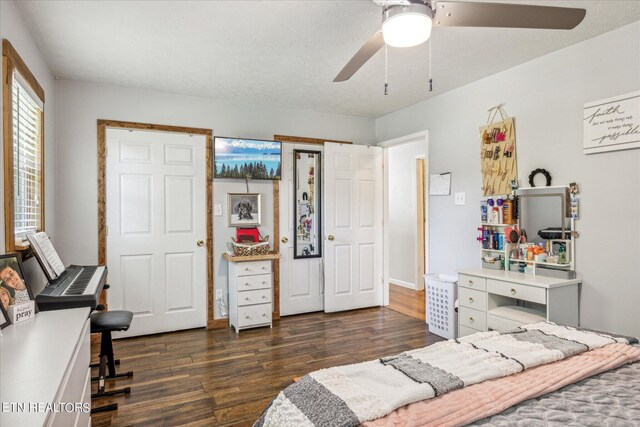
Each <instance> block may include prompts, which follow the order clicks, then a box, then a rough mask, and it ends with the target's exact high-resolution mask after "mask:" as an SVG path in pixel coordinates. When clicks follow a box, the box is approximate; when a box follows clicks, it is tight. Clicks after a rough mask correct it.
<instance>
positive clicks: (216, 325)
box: [207, 317, 229, 329]
mask: <svg viewBox="0 0 640 427" xmlns="http://www.w3.org/2000/svg"><path fill="white" fill-rule="evenodd" d="M228 327H229V318H227V317H225V318H222V319H214V320H209V321H207V329H226V328H228Z"/></svg>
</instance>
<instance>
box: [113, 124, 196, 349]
mask: <svg viewBox="0 0 640 427" xmlns="http://www.w3.org/2000/svg"><path fill="white" fill-rule="evenodd" d="M106 140H107V173H106V175H107V179H106V181H107V182H106V187H107V224H108V236H107V267H108V269H109V283H110V284H111V288H110V289H109V292H108V295H109V297H108V303H109V309H110V310H120V309H122V310H129V311H132V312H133V313H134V318H133V322H132V325H131V328H130V329H129V331H128V332H126V333H123V334H118V336H135V335H146V334H153V333H158V332H167V331H174V330H179V329H189V328H197V327H202V326H206V314H207V313H206V310H207V305H206V304H207V302H206V301H207V282H206V253H207V248H206V245H202V246H199V245H198V241H200V240H202V241H205V242H206V206H205V201H206V190H205V187H206V182H205V181H206V170H205V168H206V165H205V158H206V155H205V150H206V137H205V136H202V135H193V136H190V135H187V134H179V133H164V132H150V131H138V130H136V131H130V130H126V129H108V130H107V134H106Z"/></svg>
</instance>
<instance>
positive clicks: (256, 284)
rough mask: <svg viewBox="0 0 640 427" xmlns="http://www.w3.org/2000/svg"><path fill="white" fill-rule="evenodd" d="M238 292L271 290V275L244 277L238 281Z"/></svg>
mask: <svg viewBox="0 0 640 427" xmlns="http://www.w3.org/2000/svg"><path fill="white" fill-rule="evenodd" d="M236 280H237V281H238V291H252V290H255V289H271V274H258V275H255V276H243V277H238V278H237V279H236Z"/></svg>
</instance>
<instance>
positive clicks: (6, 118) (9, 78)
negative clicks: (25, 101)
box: [2, 39, 45, 253]
mask: <svg viewBox="0 0 640 427" xmlns="http://www.w3.org/2000/svg"><path fill="white" fill-rule="evenodd" d="M14 72H18V73H19V74H20V76H21V77H22V79H21V80H24V82H26V83H27V84H28V85H29V88H30V89H31V90H32V91H33V93H34V94H35V96H37V97H38V99H39V100H40V102H41V103H42V111H41V113H40V133H39V136H40V141H39V142H40V229H39V230H38V231H44V228H45V198H44V193H45V192H44V185H45V177H44V172H45V167H44V148H45V145H44V141H45V136H44V118H45V115H44V114H45V112H44V109H45V107H44V106H45V97H44V89H42V86H40V84H39V83H38V80H37V79H36V78H35V76H34V75H33V73H32V72H31V70H29V68H28V67H27V64H26V63H25V62H24V61H23V60H22V58H21V57H20V55H18V52H17V51H16V50H15V48H14V47H13V45H11V43H10V42H9V40H7V39H2V98H3V99H2V102H3V110H2V115H3V117H2V122H3V141H4V216H5V218H4V230H5V250H6V253H12V252H19V251H23V250H26V249H28V246H20V245H16V233H15V209H14V202H15V198H14V180H13V174H14V163H13V75H14Z"/></svg>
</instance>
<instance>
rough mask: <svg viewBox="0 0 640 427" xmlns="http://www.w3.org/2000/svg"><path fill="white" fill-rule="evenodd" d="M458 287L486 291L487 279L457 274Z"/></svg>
mask: <svg viewBox="0 0 640 427" xmlns="http://www.w3.org/2000/svg"><path fill="white" fill-rule="evenodd" d="M458 285H460V286H462V287H464V288H469V289H477V290H479V291H484V290H486V289H487V279H485V278H482V277H476V276H467V275H466V274H459V275H458Z"/></svg>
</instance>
